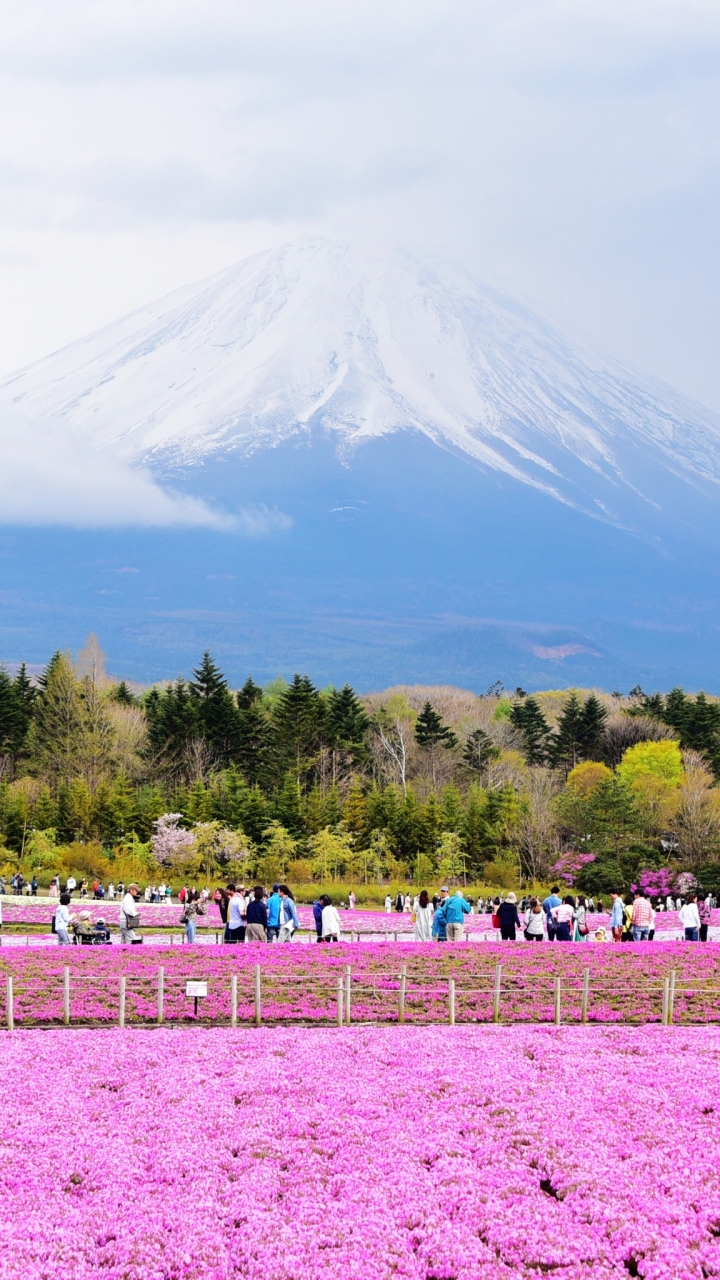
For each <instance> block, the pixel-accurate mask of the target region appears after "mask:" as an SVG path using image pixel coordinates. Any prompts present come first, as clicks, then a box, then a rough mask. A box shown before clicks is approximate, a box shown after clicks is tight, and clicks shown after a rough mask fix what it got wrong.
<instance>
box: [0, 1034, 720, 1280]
mask: <svg viewBox="0 0 720 1280" xmlns="http://www.w3.org/2000/svg"><path fill="white" fill-rule="evenodd" d="M0 1064H1V1066H2V1078H3V1086H4V1088H3V1096H4V1101H5V1105H4V1106H3V1108H2V1112H1V1114H0V1142H1V1144H2V1159H0V1196H1V1198H2V1213H1V1214H0V1277H1V1278H2V1280H57V1277H63V1280H91V1278H92V1280H97V1277H104V1278H105V1280H237V1277H244V1278H245V1280H267V1278H268V1277H272V1280H305V1278H307V1280H315V1278H316V1277H323V1278H324V1280H396V1278H400V1277H401V1278H402V1280H502V1278H503V1277H507V1280H522V1278H523V1277H527V1278H530V1277H532V1278H533V1280H539V1277H541V1276H546V1275H550V1276H552V1277H554V1278H557V1280H578V1278H582V1277H587V1278H588V1280H590V1278H591V1277H592V1280H611V1278H613V1280H620V1278H625V1277H627V1276H628V1275H629V1274H630V1275H639V1276H641V1277H644V1278H645V1280H701V1277H706V1276H717V1275H719V1274H720V1238H718V1237H719V1235H720V1162H719V1161H718V1159H717V1151H716V1145H715V1142H714V1128H715V1124H716V1119H717V1116H716V1108H717V1105H718V1104H717V1098H718V1094H719V1091H720V1031H718V1030H715V1029H713V1028H703V1029H697V1028H696V1029H692V1030H687V1029H677V1028H674V1029H672V1028H671V1029H664V1028H644V1029H627V1028H624V1029H622V1030H620V1029H599V1030H597V1029H596V1030H592V1029H583V1028H560V1029H555V1028H467V1027H455V1028H446V1027H442V1028H441V1027H432V1028H379V1029H377V1028H372V1029H371V1028H350V1029H344V1030H332V1029H326V1030H320V1029H311V1030H305V1029H299V1028H292V1027H281V1026H278V1027H274V1028H262V1029H261V1030H259V1031H249V1030H244V1029H238V1030H237V1031H228V1030H211V1031H205V1030H203V1029H196V1030H185V1031H182V1032H177V1031H172V1030H169V1029H165V1030H158V1031H134V1030H126V1031H119V1030H112V1031H103V1032H97V1031H93V1030H86V1031H82V1030H71V1031H67V1032H65V1031H49V1032H32V1031H18V1032H15V1033H13V1034H9V1035H4V1036H2V1037H0Z"/></svg>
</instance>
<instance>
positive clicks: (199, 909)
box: [180, 889, 207, 942]
mask: <svg viewBox="0 0 720 1280" xmlns="http://www.w3.org/2000/svg"><path fill="white" fill-rule="evenodd" d="M206 912H207V907H206V906H205V903H204V902H203V900H202V898H201V897H200V894H199V893H198V891H197V889H192V890H191V892H190V893H189V894H188V896H187V898H186V899H185V906H184V907H183V913H182V915H181V917H180V923H181V924H184V925H185V937H186V938H187V940H188V942H194V941H195V936H196V934H197V920H198V916H204V915H205V914H206Z"/></svg>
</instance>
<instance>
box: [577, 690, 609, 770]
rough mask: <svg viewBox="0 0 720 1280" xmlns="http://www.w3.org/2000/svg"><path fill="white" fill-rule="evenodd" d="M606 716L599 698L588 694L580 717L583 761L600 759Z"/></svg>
mask: <svg viewBox="0 0 720 1280" xmlns="http://www.w3.org/2000/svg"><path fill="white" fill-rule="evenodd" d="M607 714H608V713H607V711H606V709H605V707H604V706H603V705H602V703H601V702H600V700H599V698H597V697H596V696H595V694H594V693H591V694H589V695H588V697H587V698H586V699H585V705H584V707H583V709H582V714H581V717H580V749H581V752H582V757H583V760H600V759H601V757H602V744H603V729H604V727H605V721H606V720H607Z"/></svg>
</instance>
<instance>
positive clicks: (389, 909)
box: [385, 893, 392, 915]
mask: <svg viewBox="0 0 720 1280" xmlns="http://www.w3.org/2000/svg"><path fill="white" fill-rule="evenodd" d="M385 911H386V912H387V914H388V915H390V914H391V913H392V898H391V897H390V894H389V893H388V894H387V895H386V897H385Z"/></svg>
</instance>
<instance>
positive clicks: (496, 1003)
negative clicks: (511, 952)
mask: <svg viewBox="0 0 720 1280" xmlns="http://www.w3.org/2000/svg"><path fill="white" fill-rule="evenodd" d="M501 985H502V965H501V964H496V965H495V988H494V990H493V1022H499V1021H500V991H501Z"/></svg>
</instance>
